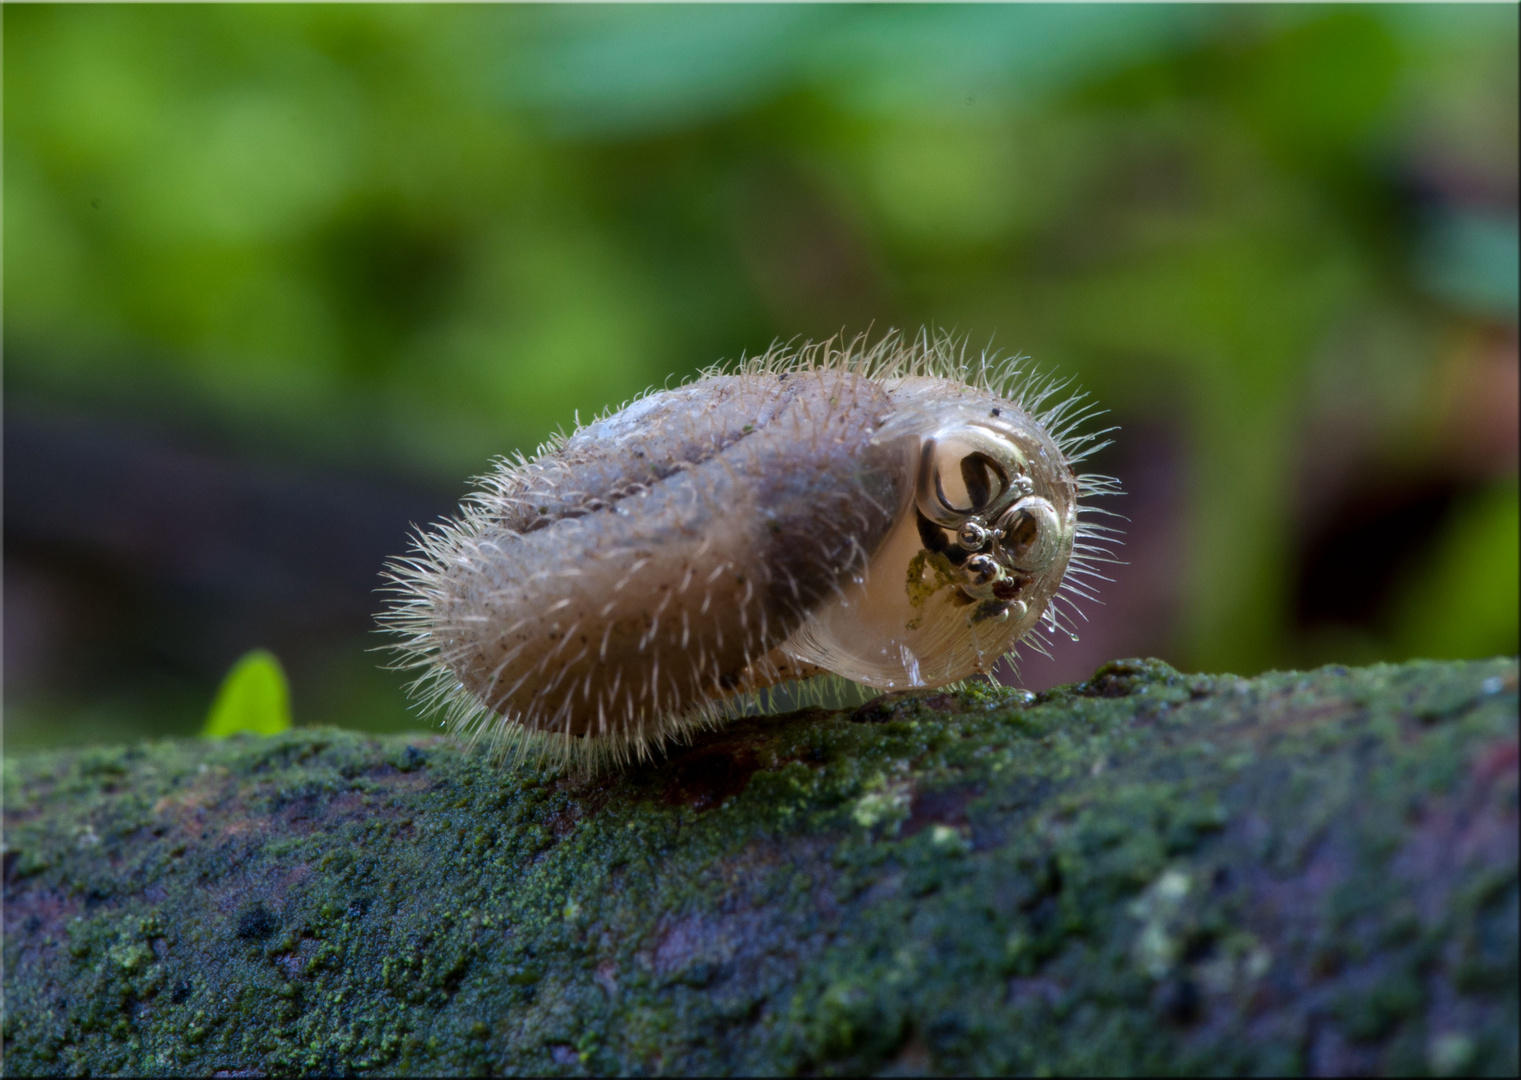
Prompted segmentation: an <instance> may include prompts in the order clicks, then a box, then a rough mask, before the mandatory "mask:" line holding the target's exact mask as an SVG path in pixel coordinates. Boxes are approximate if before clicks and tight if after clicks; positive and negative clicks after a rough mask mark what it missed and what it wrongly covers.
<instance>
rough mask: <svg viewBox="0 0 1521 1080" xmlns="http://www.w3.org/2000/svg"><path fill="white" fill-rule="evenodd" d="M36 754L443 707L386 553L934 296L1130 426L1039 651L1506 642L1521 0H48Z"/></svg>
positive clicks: (16, 163) (374, 724)
mask: <svg viewBox="0 0 1521 1080" xmlns="http://www.w3.org/2000/svg"><path fill="white" fill-rule="evenodd" d="M3 19H4V109H5V112H4V120H5V132H4V140H5V142H4V153H5V157H4V271H5V281H4V284H5V297H4V301H5V308H4V314H5V358H4V359H5V367H4V391H5V396H4V454H5V458H4V468H5V496H4V526H5V537H4V541H5V549H4V574H5V577H4V603H5V608H4V642H5V654H4V663H5V669H4V692H5V739H6V745H7V747H8V748H9V749H12V750H15V749H22V748H25V747H29V746H40V745H47V744H60V743H78V742H82V741H101V740H122V739H129V738H136V737H140V736H143V735H150V734H190V733H193V732H195V731H196V730H197V729H198V728H199V726H200V723H201V720H202V718H203V717H204V715H205V712H206V709H207V706H208V705H209V704H210V702H211V698H212V695H213V693H214V692H215V689H216V687H217V684H218V682H219V681H220V679H221V677H222V675H223V674H224V673H225V672H226V671H227V669H228V667H229V666H230V665H231V664H232V663H233V662H234V661H235V660H236V659H237V657H239V656H240V655H241V654H243V653H244V652H245V651H246V650H248V649H250V648H253V647H255V646H267V647H269V648H271V649H273V650H274V651H275V652H276V653H277V654H278V655H279V657H280V658H281V659H282V660H283V661H284V663H285V665H286V667H287V668H288V670H289V672H290V675H291V681H292V688H293V697H294V709H295V715H296V720H297V723H307V724H316V723H334V724H340V725H344V726H349V727H355V728H366V729H371V730H390V729H401V728H407V727H417V726H420V724H421V721H420V720H419V719H418V718H417V717H415V716H413V715H411V714H410V713H409V712H408V711H407V707H406V702H405V699H404V696H403V694H402V692H401V689H400V687H401V684H402V681H403V680H402V678H401V677H400V676H399V675H397V674H395V673H391V672H386V671H382V670H379V669H378V667H377V663H378V662H379V661H380V660H381V659H382V658H381V657H380V656H378V655H377V654H376V653H374V652H373V651H369V650H373V649H374V648H375V647H376V646H377V645H379V644H381V639H380V638H379V637H378V636H377V635H376V634H375V633H374V631H373V621H372V617H373V614H374V612H375V611H376V610H377V608H378V607H379V606H380V604H381V598H380V597H379V596H377V594H376V593H375V591H374V590H375V589H376V587H377V586H378V585H379V584H380V582H379V579H378V576H377V575H378V571H379V570H380V567H381V564H382V562H383V560H384V559H385V558H386V557H387V556H390V555H395V554H398V553H401V552H402V551H403V550H405V548H406V546H407V534H408V531H409V527H410V524H411V523H417V524H424V523H426V522H429V521H432V520H434V519H436V518H437V517H439V516H440V515H443V514H446V513H448V512H449V511H450V510H451V509H452V508H453V507H454V506H455V505H456V504H457V502H458V500H459V497H460V496H461V495H462V494H463V493H464V492H465V491H466V490H467V489H468V485H467V482H466V480H467V478H468V477H470V476H472V475H475V474H477V473H479V472H481V471H482V470H484V469H485V467H486V465H487V462H488V460H489V459H490V458H491V457H492V456H493V455H496V454H502V453H506V452H510V451H512V450H515V449H520V448H521V449H525V450H531V449H532V448H533V447H534V446H535V445H536V444H537V443H538V442H539V441H540V440H541V439H543V438H544V437H545V436H546V435H547V434H549V433H550V432H552V431H554V430H555V429H559V428H569V427H571V426H572V425H573V424H574V418H575V416H576V415H577V412H578V411H579V414H580V415H581V416H582V417H589V416H590V415H591V414H593V413H595V412H597V411H599V410H601V409H602V408H604V407H606V406H608V405H617V404H619V403H621V402H623V401H625V400H626V399H627V398H629V397H630V396H631V395H633V394H636V393H638V392H639V391H641V390H643V389H644V388H645V387H646V386H648V385H650V384H658V383H662V382H664V381H665V380H666V379H667V378H668V377H672V376H674V377H675V378H676V379H680V378H684V377H687V376H689V375H691V374H692V373H693V372H695V371H696V370H697V369H698V368H700V367H702V366H703V365H706V364H708V363H710V362H712V361H715V360H718V359H721V358H733V357H737V356H738V355H740V354H741V353H747V352H748V353H754V352H758V351H761V350H764V349H765V348H766V347H767V346H768V345H769V344H770V343H771V342H772V341H773V340H774V339H778V338H781V339H793V338H798V337H820V336H828V335H830V334H833V333H836V332H838V331H841V330H844V331H846V332H847V333H855V332H859V331H862V330H866V329H868V328H874V330H875V331H876V332H881V331H883V330H885V329H887V328H889V327H900V328H905V329H908V330H910V331H912V330H915V329H917V328H918V327H920V326H930V327H939V328H946V329H949V330H952V331H954V332H956V333H958V334H961V335H964V336H965V337H966V338H967V339H968V340H969V341H970V343H971V344H972V346H973V347H974V348H978V349H980V348H982V347H983V346H984V345H991V346H992V347H993V348H996V349H998V350H1001V351H1003V352H1005V353H1020V354H1026V355H1028V356H1030V357H1032V358H1033V359H1034V361H1035V363H1036V364H1037V365H1038V366H1039V367H1040V368H1042V369H1044V370H1051V371H1057V372H1060V373H1062V374H1064V375H1070V376H1072V377H1074V378H1075V380H1076V381H1077V382H1078V383H1079V384H1080V385H1081V386H1083V387H1084V388H1085V389H1087V390H1089V391H1090V392H1091V393H1092V394H1093V395H1094V396H1095V397H1096V398H1097V399H1098V400H1099V401H1101V402H1102V403H1103V404H1105V405H1106V406H1107V407H1108V408H1109V409H1110V410H1111V413H1110V415H1109V417H1108V418H1107V422H1112V423H1116V424H1118V425H1120V427H1121V431H1120V432H1119V433H1118V435H1117V437H1116V442H1115V444H1114V446H1113V447H1111V448H1110V449H1108V450H1106V451H1104V452H1103V453H1102V454H1101V455H1100V456H1099V457H1098V458H1097V459H1095V460H1094V461H1093V463H1092V468H1094V469H1095V470H1097V471H1100V472H1106V473H1112V474H1114V475H1116V476H1118V477H1120V478H1121V480H1122V481H1123V483H1124V486H1125V489H1126V491H1127V494H1126V495H1125V496H1124V497H1123V498H1119V499H1114V500H1111V501H1110V503H1109V508H1110V509H1112V510H1115V511H1118V512H1121V513H1124V514H1125V515H1127V516H1128V517H1129V518H1130V519H1131V520H1130V523H1129V524H1128V525H1127V533H1128V535H1127V537H1126V547H1125V548H1124V549H1123V552H1122V556H1123V557H1124V558H1125V559H1127V560H1128V563H1127V565H1123V566H1118V567H1115V568H1113V573H1112V576H1113V577H1114V579H1115V580H1114V583H1113V584H1111V585H1109V586H1106V587H1105V588H1104V589H1103V590H1102V592H1101V597H1102V599H1103V602H1104V606H1102V607H1099V606H1094V605H1089V607H1088V610H1087V614H1088V617H1089V618H1090V619H1091V623H1090V624H1089V625H1088V626H1087V627H1086V628H1085V631H1084V633H1083V634H1082V635H1081V640H1079V641H1076V642H1068V641H1066V640H1065V639H1063V640H1062V641H1060V642H1058V643H1057V645H1056V646H1055V647H1054V648H1053V656H1052V657H1051V658H1049V659H1048V658H1045V657H1041V656H1038V655H1037V656H1031V655H1026V657H1025V658H1024V660H1023V662H1022V665H1021V672H1020V678H1021V680H1022V681H1023V682H1024V683H1025V685H1028V686H1031V687H1035V688H1041V687H1045V686H1050V685H1053V684H1056V683H1060V682H1066V681H1071V680H1075V679H1079V678H1083V677H1085V676H1086V675H1088V674H1089V673H1091V671H1092V670H1093V668H1094V667H1096V666H1097V665H1098V664H1100V663H1102V662H1103V661H1105V660H1108V659H1112V658H1115V657H1120V656H1131V655H1155V656H1160V657H1162V658H1164V659H1166V660H1168V661H1170V662H1172V663H1173V664H1175V665H1177V666H1179V667H1182V668H1185V669H1204V670H1211V671H1221V670H1230V671H1235V672H1238V673H1242V674H1252V673H1255V672H1257V671H1260V670H1263V669H1266V668H1270V667H1304V666H1313V665H1319V664H1323V663H1327V662H1341V663H1349V664H1351V663H1366V662H1371V661H1376V660H1401V659H1405V658H1408V657H1413V656H1428V657H1466V656H1484V655H1492V654H1496V653H1514V652H1515V651H1516V647H1517V606H1518V583H1517V563H1518V540H1517V519H1518V510H1517V456H1518V450H1517V397H1518V387H1517V336H1516V325H1517V261H1518V253H1517V155H1518V140H1517V89H1518V87H1517V11H1516V8H1515V6H1514V5H1509V4H1501V5H1490V6H1456V5H1455V6H1446V5H1442V6H1423V5H1389V6H1357V7H1335V6H1330V5H1318V4H1317V5H1308V6H1296V7H1270V6H1257V5H1224V6H1218V7H1215V6H1205V5H1195V4H1188V5H1180V6H1171V7H1154V6H1147V5H1122V6H1118V7H1084V6H1068V5H1058V6H1050V7H1047V6H1014V7H993V6H983V5H977V6H970V7H960V6H931V7H918V6H896V5H895V6H891V7H870V6H857V5H849V6H843V7H812V6H803V5H786V6H748V5H746V6H723V7H717V6H715V7H700V6H686V5H678V6H672V7H617V8H606V7H592V6H574V7H552V6H538V5H534V6H525V7H493V6H476V5H464V6H416V7H413V6H402V5H376V6H359V5H335V6H266V5H247V6H243V5H238V6H222V5H215V6H181V5H168V6H100V7H93V6H76V5H62V6H56V7H50V6H42V5H21V6H13V5H7V6H6V7H5V8H4V10H3Z"/></svg>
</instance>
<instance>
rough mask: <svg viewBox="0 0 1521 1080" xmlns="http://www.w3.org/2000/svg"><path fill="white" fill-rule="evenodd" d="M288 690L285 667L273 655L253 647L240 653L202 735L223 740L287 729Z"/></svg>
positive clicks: (288, 711)
mask: <svg viewBox="0 0 1521 1080" xmlns="http://www.w3.org/2000/svg"><path fill="white" fill-rule="evenodd" d="M290 727H291V716H290V689H289V687H288V686H287V685H286V682H285V670H284V669H283V668H281V667H280V661H279V660H277V659H275V654H274V653H272V652H269V651H268V650H267V649H254V650H253V651H251V652H249V653H248V654H247V655H245V656H243V657H242V658H241V659H240V660H239V661H238V662H237V663H236V664H234V665H233V666H232V670H231V671H229V672H228V673H227V678H225V679H224V680H222V687H221V689H220V690H218V691H217V696H216V700H215V701H213V702H212V704H211V711H210V712H208V713H207V714H206V723H205V725H204V726H202V728H201V735H202V736H203V737H204V738H207V739H225V738H227V736H229V735H237V734H240V733H244V732H246V733H249V734H253V735H278V734H280V732H282V731H289V730H290Z"/></svg>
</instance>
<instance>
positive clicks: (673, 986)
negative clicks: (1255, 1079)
mask: <svg viewBox="0 0 1521 1080" xmlns="http://www.w3.org/2000/svg"><path fill="white" fill-rule="evenodd" d="M1516 679H1517V667H1516V663H1515V661H1513V660H1494V661H1484V662H1475V663H1464V664H1431V663H1416V664H1408V665H1404V666H1402V667H1375V668H1367V669H1361V670H1353V671H1347V670H1345V669H1324V670H1321V671H1316V672H1311V673H1307V674H1298V673H1288V674H1272V675H1267V676H1264V677H1262V678H1258V679H1253V680H1242V679H1237V678H1234V677H1231V676H1222V677H1206V676H1184V675H1180V674H1178V673H1177V672H1175V671H1173V670H1172V669H1170V668H1168V667H1166V666H1165V665H1162V664H1159V663H1155V662H1126V663H1120V664H1113V665H1110V666H1109V667H1107V668H1105V669H1104V670H1102V671H1101V672H1100V673H1099V674H1098V675H1097V676H1095V678H1094V679H1093V680H1091V681H1090V682H1088V683H1085V684H1082V685H1080V686H1077V687H1072V688H1068V689H1065V690H1063V691H1058V692H1054V693H1051V694H1047V695H1043V696H1042V697H1041V698H1039V699H1037V700H1036V701H1034V702H1030V703H1025V702H1022V701H1021V700H1019V698H1018V696H1017V695H1015V694H1013V693H1012V692H1003V691H994V690H984V691H971V692H967V693H961V694H954V695H953V694H931V695H920V696H917V697H915V696H894V697H889V698H886V699H881V700H879V701H877V702H875V703H872V704H870V705H868V706H866V707H864V708H862V709H860V710H857V711H856V712H854V713H850V712H843V713H831V712H825V711H821V710H811V711H805V712H803V713H798V714H793V715H791V716H787V717H779V718H765V719H756V720H748V721H743V722H739V723H736V724H734V725H732V726H731V727H729V728H727V729H725V730H723V731H720V732H716V733H714V734H712V735H709V736H706V737H703V738H701V739H699V740H698V742H697V743H696V744H694V745H693V746H691V747H689V748H685V749H683V750H680V751H678V752H676V753H674V754H672V755H671V756H670V757H669V758H668V759H667V760H664V761H662V762H661V763H659V764H657V765H655V766H653V767H646V768H642V769H637V770H633V771H630V772H628V773H626V774H623V775H621V776H617V777H612V778H603V779H601V780H598V781H586V780H577V779H575V778H573V777H570V776H567V775H565V774H561V773H556V772H544V771H540V772H535V771H531V770H517V771H512V770H503V769H500V768H497V767H495V766H493V765H492V764H491V763H490V762H489V761H487V760H485V759H484V758H482V757H480V756H475V757H471V756H466V755H464V754H462V753H461V751H460V750H459V749H458V748H456V747H455V746H454V745H452V744H450V743H449V742H447V741H443V740H439V739H436V738H419V737H414V738H405V737H394V738H383V739H374V738H365V737H362V736H359V735H354V734H348V733H343V732H338V731H332V730H310V729H309V730H301V731H295V732H290V733H287V734H284V735H279V736H274V737H269V738H255V737H238V738H236V739H233V740H229V741H227V742H201V741H197V742H166V743H158V744H153V745H145V746H138V747H130V748H122V749H110V750H82V751H72V752H60V753H51V754H39V755H34V756H29V757H22V758H14V759H7V761H6V763H5V764H6V772H5V780H6V801H5V813H6V830H7V831H6V840H5V843H6V848H5V897H6V905H5V1007H6V1012H5V1028H4V1037H5V1067H6V1070H7V1072H9V1073H11V1074H15V1075H21V1074H37V1073H52V1074H56V1073H86V1072H89V1073H136V1074H154V1073H160V1074H162V1073H195V1074H203V1075H204V1074H210V1073H215V1072H217V1071H218V1070H230V1071H234V1072H237V1073H238V1074H240V1075H258V1074H262V1073H272V1072H320V1073H347V1072H356V1073H364V1072H373V1073H387V1072H390V1073H401V1072H409V1073H413V1072H422V1073H460V1072H530V1073H542V1072H563V1073H581V1072H598V1073H609V1072H630V1073H655V1072H664V1073H697V1072H700V1073H712V1072H743V1073H773V1072H809V1071H813V1072H858V1071H883V1070H896V1071H910V1072H921V1071H934V1072H942V1073H972V1072H996V1073H1009V1072H1034V1071H1050V1072H1058V1073H1062V1072H1094V1071H1102V1072H1145V1071H1153V1070H1156V1071H1167V1072H1191V1071H1208V1072H1235V1071H1242V1072H1288V1071H1291V1070H1293V1071H1308V1072H1338V1073H1347V1072H1365V1071H1366V1072H1384V1073H1403V1072H1470V1071H1479V1072H1488V1073H1495V1074H1512V1075H1513V1074H1514V1073H1515V1072H1516V1070H1517V1033H1516V1025H1515V1017H1516V1011H1517V914H1518V912H1517V896H1518V889H1517V696H1516Z"/></svg>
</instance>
